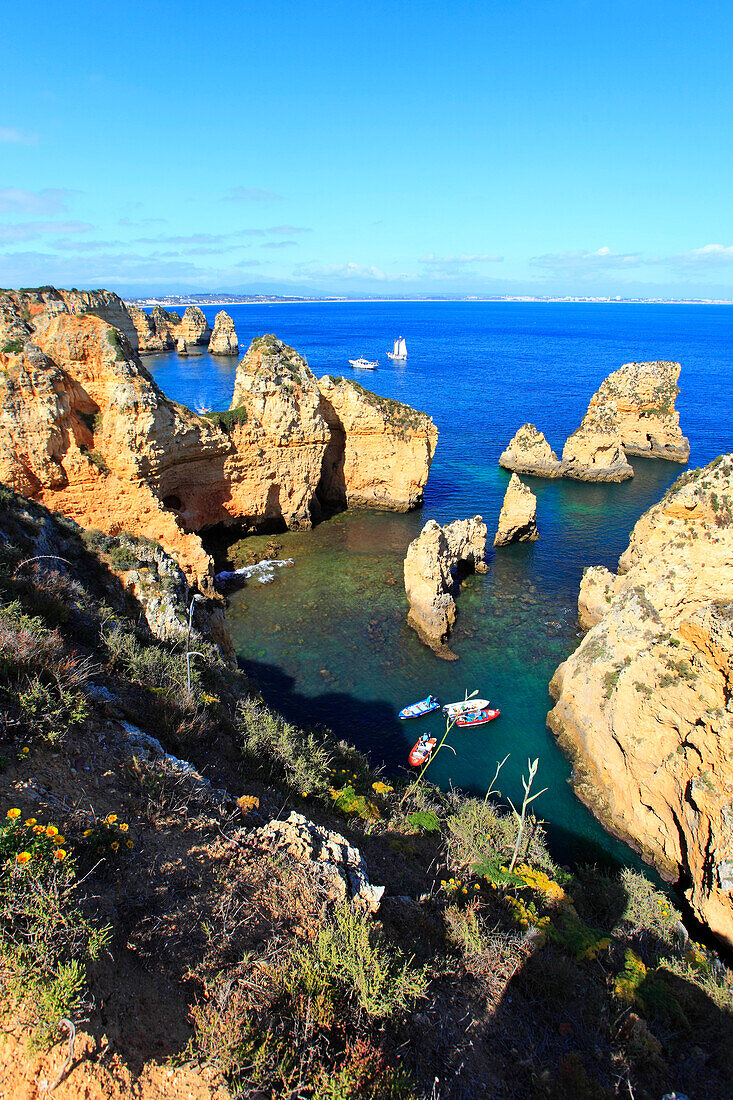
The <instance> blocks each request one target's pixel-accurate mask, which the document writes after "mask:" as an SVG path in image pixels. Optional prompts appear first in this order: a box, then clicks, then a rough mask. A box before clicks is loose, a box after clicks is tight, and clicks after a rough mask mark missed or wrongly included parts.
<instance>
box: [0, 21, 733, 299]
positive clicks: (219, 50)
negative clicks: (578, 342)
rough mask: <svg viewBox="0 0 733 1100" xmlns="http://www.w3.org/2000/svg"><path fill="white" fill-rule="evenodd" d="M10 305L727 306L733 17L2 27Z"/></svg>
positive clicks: (2, 271)
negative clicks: (17, 291)
mask: <svg viewBox="0 0 733 1100" xmlns="http://www.w3.org/2000/svg"><path fill="white" fill-rule="evenodd" d="M3 30H4V39H5V42H6V44H7V43H10V44H11V45H12V49H11V48H9V47H8V46H7V45H6V49H5V50H4V51H3V64H2V67H1V68H0V91H1V93H2V94H1V95H0V285H2V286H19V285H23V286H34V285H39V284H45V283H51V284H54V285H57V286H77V287H80V288H81V287H100V286H104V287H108V288H110V289H113V290H117V291H118V292H119V293H122V294H125V295H127V296H138V295H144V294H151V293H173V294H181V293H189V292H190V293H204V292H216V291H230V292H240V293H262V292H265V293H268V292H272V293H285V294H305V295H319V294H321V295H323V294H338V295H341V294H343V295H350V296H358V295H360V294H377V295H389V296H401V295H404V296H409V295H410V294H421V295H430V294H436V295H437V294H440V295H444V294H448V295H453V294H455V295H479V296H480V295H482V294H489V295H495V294H508V295H513V294H542V295H555V294H560V295H561V294H575V295H622V296H641V297H645V296H649V297H656V296H670V297H693V298H695V297H713V298H721V297H722V298H733V225H732V221H733V202H732V201H731V199H732V197H733V140H731V138H732V134H731V118H732V117H733V111H732V110H731V108H732V106H733V95H732V93H733V65H731V61H730V43H731V41H733V4H731V3H730V0H726V2H724V3H721V2H717V0H709V2H708V3H706V4H705V5H696V4H691V3H690V2H689V0H664V2H647V0H613V2H612V3H611V2H607V0H606V2H604V0H589V2H585V0H514V2H504V0H479V2H474V0H450V2H442V0H440V2H438V0H389V2H383V0H369V2H368V3H365V2H362V0H338V2H333V0H320V2H316V0H268V2H266V3H263V2H262V0H258V2H257V3H251V2H250V0H237V2H236V3H230V2H227V0H209V3H208V4H201V3H192V2H190V0H175V2H173V0H155V2H152V3H151V2H150V0H145V2H138V0H124V2H123V3H118V4H115V5H110V4H107V5H100V4H97V3H91V2H87V3H80V2H77V0H67V2H66V3H63V4H59V3H57V2H54V3H51V2H49V0H38V2H37V3H36V4H34V5H29V4H18V3H16V4H12V5H6V6H5V8H4V11H3Z"/></svg>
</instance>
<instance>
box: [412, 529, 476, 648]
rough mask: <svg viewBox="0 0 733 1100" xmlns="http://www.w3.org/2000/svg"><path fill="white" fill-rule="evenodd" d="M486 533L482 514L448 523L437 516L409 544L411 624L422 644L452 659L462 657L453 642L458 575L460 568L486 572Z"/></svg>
mask: <svg viewBox="0 0 733 1100" xmlns="http://www.w3.org/2000/svg"><path fill="white" fill-rule="evenodd" d="M486 536H487V530H486V524H485V523H484V522H483V520H482V518H481V516H474V517H473V519H460V520H455V521H454V522H453V523H449V524H447V525H446V526H445V527H441V526H440V524H438V523H436V521H435V520H434V519H431V520H429V521H428V522H427V523H426V524H425V526H424V527H423V529H422V531H421V532H420V535H419V536H418V538H416V539H413V541H412V542H411V543H410V545H409V546H408V548H407V555H406V556H405V564H404V574H405V593H406V594H407V599H408V602H409V604H410V611H409V613H408V616H407V622H408V624H409V625H410V626H411V627H412V628H413V630H415V631H416V632H417V635H418V637H419V638H420V640H421V641H422V642H424V643H425V644H426V645H428V646H430V648H431V649H433V650H434V651H435V653H437V655H438V656H439V657H443V658H445V659H446V660H455V659H456V656H455V654H454V653H452V652H451V650H450V649H449V648H448V645H447V641H448V635H449V633H450V631H451V628H452V627H453V624H454V623H455V621H456V601H455V598H454V594H455V591H456V589H457V586H458V582H457V578H456V574H457V571H458V568H459V566H462V567H463V568H464V569H466V570H470V569H475V570H476V571H477V572H486V564H485V561H484V559H485V556H486Z"/></svg>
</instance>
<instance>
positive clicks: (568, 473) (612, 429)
mask: <svg viewBox="0 0 733 1100" xmlns="http://www.w3.org/2000/svg"><path fill="white" fill-rule="evenodd" d="M562 472H563V476H564V477H570V478H573V479H574V480H576V481H626V479H627V478H630V477H633V476H634V471H633V468H632V467H631V465H630V464H629V462H628V460H627V458H626V454H625V452H624V449H623V447H622V445H621V433H620V431H619V422H618V417H617V415H616V410H615V408H614V407H613V405H612V404H608V405H592V404H591V407H590V408H589V409H588V412H587V413H586V414H585V416H584V417H583V420H582V423H581V425H580V427H579V428H576V430H575V431H574V432H573V434H572V435H571V436H568V438H567V440H566V441H565V446H564V447H563V451H562Z"/></svg>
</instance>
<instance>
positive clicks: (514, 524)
mask: <svg viewBox="0 0 733 1100" xmlns="http://www.w3.org/2000/svg"><path fill="white" fill-rule="evenodd" d="M537 536H538V531H537V497H536V496H535V495H534V493H533V492H532V490H531V489H528V488H527V486H526V485H525V484H524V483H523V482H521V481H520V480H519V478H518V477H517V475H516V474H512V476H511V478H510V479H509V484H508V486H507V490H506V493H505V494H504V503H503V504H502V506H501V512H500V513H499V526H498V528H497V531H496V535H495V536H494V546H508V545H509V543H510V542H534V540H535V539H536V538H537Z"/></svg>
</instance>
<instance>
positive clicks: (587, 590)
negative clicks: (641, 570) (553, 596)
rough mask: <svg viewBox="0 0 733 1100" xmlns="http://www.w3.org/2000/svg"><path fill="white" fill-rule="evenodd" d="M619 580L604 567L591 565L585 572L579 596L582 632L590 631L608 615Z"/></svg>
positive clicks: (579, 619)
mask: <svg viewBox="0 0 733 1100" xmlns="http://www.w3.org/2000/svg"><path fill="white" fill-rule="evenodd" d="M617 579H618V578H617V577H615V576H614V575H613V573H611V572H609V570H608V569H606V568H605V566H603V565H591V566H590V567H589V568H588V569H586V570H585V572H584V573H583V579H582V581H581V582H580V595H579V596H578V622H579V623H580V627H581V629H582V630H590V628H591V627H592V626H595V625H596V623H599V622H600V621H601V619H602V618H603V616H604V615H605V614H606V612H607V611H608V606H609V604H610V603H611V601H612V600H613V596H614V592H615V590H616V581H617Z"/></svg>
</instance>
